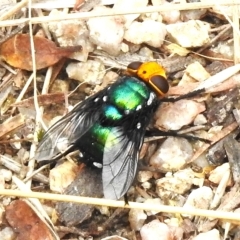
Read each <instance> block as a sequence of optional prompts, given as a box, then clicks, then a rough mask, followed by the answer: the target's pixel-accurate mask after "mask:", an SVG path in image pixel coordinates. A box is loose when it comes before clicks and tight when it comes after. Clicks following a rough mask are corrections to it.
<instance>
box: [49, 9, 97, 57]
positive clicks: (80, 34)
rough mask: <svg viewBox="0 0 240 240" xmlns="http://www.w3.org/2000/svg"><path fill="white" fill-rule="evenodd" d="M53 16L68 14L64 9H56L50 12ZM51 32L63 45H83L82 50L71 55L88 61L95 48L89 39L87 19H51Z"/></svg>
mask: <svg viewBox="0 0 240 240" xmlns="http://www.w3.org/2000/svg"><path fill="white" fill-rule="evenodd" d="M49 16H51V17H55V16H56V17H59V16H63V17H64V16H66V14H65V13H63V12H62V11H58V10H56V9H54V10H52V11H51V13H50V14H49ZM48 27H49V30H50V32H51V33H52V34H53V35H54V36H55V38H56V39H57V42H58V43H59V45H60V46H61V47H66V46H82V50H81V51H78V52H74V53H73V54H72V55H71V56H70V57H71V58H72V59H76V60H78V61H86V60H87V59H88V54H89V52H92V51H93V50H94V45H93V44H92V43H91V42H90V41H89V37H88V35H89V32H88V29H87V26H86V23H85V21H81V20H76V19H75V20H64V21H50V22H49V23H48Z"/></svg>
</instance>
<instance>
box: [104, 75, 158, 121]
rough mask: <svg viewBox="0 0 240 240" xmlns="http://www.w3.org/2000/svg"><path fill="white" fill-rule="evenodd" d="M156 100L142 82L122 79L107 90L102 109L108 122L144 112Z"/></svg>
mask: <svg viewBox="0 0 240 240" xmlns="http://www.w3.org/2000/svg"><path fill="white" fill-rule="evenodd" d="M155 100H156V94H155V93H154V92H153V91H152V90H151V89H150V88H149V86H147V85H146V84H145V83H144V82H142V81H140V80H138V79H137V78H134V77H123V78H121V79H120V81H119V82H118V84H115V85H113V86H111V87H110V88H109V94H108V98H107V99H106V101H105V105H104V108H103V111H104V115H105V117H106V118H107V119H110V120H120V119H121V118H122V117H124V116H125V115H129V114H131V113H133V114H134V113H135V112H137V111H139V110H144V108H145V107H148V106H150V105H151V104H152V103H153V102H154V101H155Z"/></svg>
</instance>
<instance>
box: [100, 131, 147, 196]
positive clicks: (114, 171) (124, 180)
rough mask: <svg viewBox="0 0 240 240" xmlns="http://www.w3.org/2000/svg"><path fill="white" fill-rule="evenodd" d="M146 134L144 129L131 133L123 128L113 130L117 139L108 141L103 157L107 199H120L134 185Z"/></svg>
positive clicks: (104, 184)
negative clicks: (140, 151) (140, 150)
mask: <svg viewBox="0 0 240 240" xmlns="http://www.w3.org/2000/svg"><path fill="white" fill-rule="evenodd" d="M144 132H145V130H144V129H135V130H134V131H132V132H130V133H129V132H126V131H124V129H123V128H121V127H116V128H113V132H112V133H113V134H114V136H115V138H114V139H113V138H112V137H109V138H108V139H107V141H106V143H105V148H104V155H103V170H102V181H103V190H104V197H105V198H108V199H119V198H121V197H122V196H123V195H124V194H125V193H126V192H127V191H128V189H129V188H130V186H131V185H132V182H133V180H134V178H135V175H136V170H137V163H138V157H139V149H140V147H141V145H142V142H143V137H144Z"/></svg>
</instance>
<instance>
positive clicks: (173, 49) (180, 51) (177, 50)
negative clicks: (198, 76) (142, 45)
mask: <svg viewBox="0 0 240 240" xmlns="http://www.w3.org/2000/svg"><path fill="white" fill-rule="evenodd" d="M166 48H167V49H168V51H169V52H170V53H171V54H177V55H179V56H182V57H185V56H187V55H188V54H189V53H190V51H189V50H187V49H186V48H184V47H181V46H179V45H177V44H175V43H170V44H169V45H167V46H166Z"/></svg>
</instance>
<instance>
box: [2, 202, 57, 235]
mask: <svg viewBox="0 0 240 240" xmlns="http://www.w3.org/2000/svg"><path fill="white" fill-rule="evenodd" d="M6 219H7V221H8V222H9V224H10V225H11V227H12V228H13V229H14V230H15V231H16V232H17V233H18V238H17V240H26V239H28V240H53V237H52V235H51V233H50V231H49V229H48V228H47V226H46V225H45V224H44V223H43V222H42V221H41V219H40V218H39V217H38V216H37V214H36V213H35V212H34V211H33V210H32V209H31V208H30V207H29V206H28V205H27V204H26V202H24V201H22V200H16V201H13V202H12V203H11V204H10V205H8V206H7V207H6Z"/></svg>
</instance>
